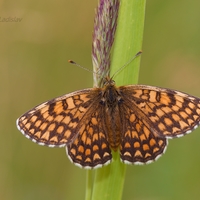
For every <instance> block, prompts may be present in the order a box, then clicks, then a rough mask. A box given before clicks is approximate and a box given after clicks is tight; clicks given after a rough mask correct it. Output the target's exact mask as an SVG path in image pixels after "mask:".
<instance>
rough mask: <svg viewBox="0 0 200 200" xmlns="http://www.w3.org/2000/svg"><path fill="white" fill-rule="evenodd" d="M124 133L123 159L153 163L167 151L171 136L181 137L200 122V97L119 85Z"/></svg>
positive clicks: (129, 161)
mask: <svg viewBox="0 0 200 200" xmlns="http://www.w3.org/2000/svg"><path fill="white" fill-rule="evenodd" d="M119 90H120V92H121V96H122V98H123V99H124V101H123V104H121V108H120V114H121V115H122V116H123V117H122V121H123V122H122V124H123V134H122V140H121V145H120V153H121V160H122V161H123V162H125V163H135V164H143V163H149V162H151V161H153V160H155V159H157V158H158V157H160V155H161V154H162V153H163V152H164V151H165V150H166V146H167V139H168V138H169V139H171V138H176V137H181V136H183V135H185V134H188V133H190V132H191V131H192V130H193V129H195V128H197V127H198V126H199V123H200V99H198V98H196V97H193V96H190V95H188V94H185V93H182V92H178V91H174V90H169V89H163V88H158V87H152V86H145V85H130V86H122V87H120V88H119Z"/></svg>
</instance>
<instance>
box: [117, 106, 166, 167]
mask: <svg viewBox="0 0 200 200" xmlns="http://www.w3.org/2000/svg"><path fill="white" fill-rule="evenodd" d="M120 115H121V120H122V124H123V127H122V130H123V131H122V138H121V144H120V157H121V161H122V162H124V163H127V164H144V163H150V162H152V161H154V160H156V159H158V158H159V157H160V156H161V155H162V154H163V153H164V152H165V150H166V147H167V139H166V138H160V137H158V136H157V135H156V134H155V132H153V131H152V130H151V128H150V127H149V126H148V125H147V124H146V122H145V121H144V119H142V118H140V117H139V116H138V114H137V112H136V111H135V110H134V109H133V108H132V107H130V104H126V103H125V102H124V104H123V105H122V106H120Z"/></svg>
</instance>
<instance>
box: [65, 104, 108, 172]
mask: <svg viewBox="0 0 200 200" xmlns="http://www.w3.org/2000/svg"><path fill="white" fill-rule="evenodd" d="M89 113H90V114H89V115H90V117H87V118H86V120H85V123H84V125H83V126H82V127H81V129H80V130H79V133H78V136H77V138H76V139H75V140H74V141H73V142H72V143H71V144H70V145H68V146H67V147H66V149H67V154H68V157H69V159H70V160H71V161H72V162H73V163H74V164H75V165H77V166H80V167H83V168H88V169H89V168H97V167H101V166H102V165H106V164H109V163H110V162H111V159H112V155H111V150H110V147H109V143H108V138H107V134H106V127H105V121H104V119H105V116H103V113H104V106H102V105H100V104H97V107H96V108H95V109H92V110H90V111H89Z"/></svg>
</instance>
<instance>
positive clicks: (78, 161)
mask: <svg viewBox="0 0 200 200" xmlns="http://www.w3.org/2000/svg"><path fill="white" fill-rule="evenodd" d="M199 123H200V99H199V98H197V97H194V96H191V95H188V94H186V93H183V92H179V91H175V90H170V89H165V88H160V87H153V86H147V85H126V86H120V87H117V86H116V85H115V82H114V80H113V79H112V78H109V77H106V78H105V81H104V86H103V87H102V88H89V89H83V90H79V91H75V92H72V93H69V94H66V95H63V96H60V97H58V98H55V99H52V100H50V101H47V102H45V103H42V104H40V105H38V106H36V107H34V108H33V109H31V110H30V111H28V112H26V113H25V114H24V115H22V116H21V117H20V118H19V119H17V127H18V129H19V130H20V131H21V132H22V134H23V135H24V136H26V137H27V138H28V139H30V140H32V141H33V142H35V143H37V144H40V145H46V146H49V147H66V149H67V155H68V157H69V159H70V160H71V161H72V162H73V163H74V164H75V165H77V166H79V167H82V168H86V169H90V168H97V167H101V166H102V165H107V164H109V163H110V162H111V161H112V150H113V151H119V153H120V158H121V161H122V162H124V163H127V164H147V163H151V162H152V161H154V160H157V159H158V158H159V157H160V156H161V155H162V154H163V153H164V152H165V150H166V147H167V144H168V139H172V138H176V137H181V136H183V135H185V134H188V133H190V132H191V131H192V130H193V129H195V128H197V127H198V126H199Z"/></svg>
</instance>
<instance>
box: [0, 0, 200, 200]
mask: <svg viewBox="0 0 200 200" xmlns="http://www.w3.org/2000/svg"><path fill="white" fill-rule="evenodd" d="M96 5H97V1H87V2H86V1H72V0H65V1H62V0H61V1H51V0H50V1H48V2H44V1H37V0H36V1H24V0H21V1H20V0H19V1H15V2H13V1H11V0H7V1H1V3H0V17H1V20H3V18H8V17H16V18H22V21H21V22H2V21H1V22H0V93H1V98H0V105H1V111H0V134H1V140H0V141H1V147H0V149H1V150H0V160H1V161H0V199H2V200H13V199H14V200H27V199H29V200H32V199H33V200H35V199H37V200H44V199H45V200H46V199H48V200H54V199H56V200H60V199H61V200H62V199H70V200H79V199H84V195H85V179H86V171H85V170H82V169H79V168H78V167H76V166H74V165H72V164H71V163H70V161H69V160H68V158H67V157H66V154H65V149H64V148H61V149H52V148H47V147H42V146H39V145H36V144H34V143H33V142H31V141H29V140H27V139H26V138H25V137H24V136H22V134H21V133H20V132H19V131H18V130H17V128H16V125H15V121H16V119H17V118H18V117H19V116H20V115H21V114H23V113H24V112H26V111H27V110H29V109H31V108H33V107H34V106H35V105H37V104H39V103H42V102H44V101H46V100H48V99H51V98H53V97H56V96H59V95H62V94H65V93H68V92H71V91H74V90H78V89H83V88H87V87H92V75H91V73H88V72H87V71H84V70H82V69H80V68H78V67H74V66H72V65H70V64H68V62H67V60H68V59H72V60H75V61H76V62H78V63H80V64H81V65H83V66H86V67H88V68H90V69H92V64H91V42H92V31H93V21H94V9H95V7H96ZM199 8H200V1H198V0H193V1H190V2H189V1H187V0H182V1H172V0H171V1H161V0H154V1H153V0H151V1H147V6H146V20H145V31H144V41H143V49H142V50H143V54H142V62H141V71H140V72H141V73H140V79H139V83H141V84H148V85H156V86H160V87H168V88H173V89H177V90H181V91H185V92H188V93H190V94H193V95H196V96H200V56H199V55H200V12H199ZM138 50H139V49H138ZM119 67H121V66H119ZM199 198H200V129H197V130H195V131H194V133H192V134H190V135H189V136H186V137H183V138H180V139H175V140H170V141H169V147H168V149H167V152H166V153H165V155H164V156H163V157H162V158H160V159H159V160H158V161H157V162H155V163H154V164H150V165H147V166H128V167H127V173H126V180H125V185H124V193H123V200H132V199H137V200H159V199H164V200H165V199H182V200H184V199H199Z"/></svg>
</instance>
